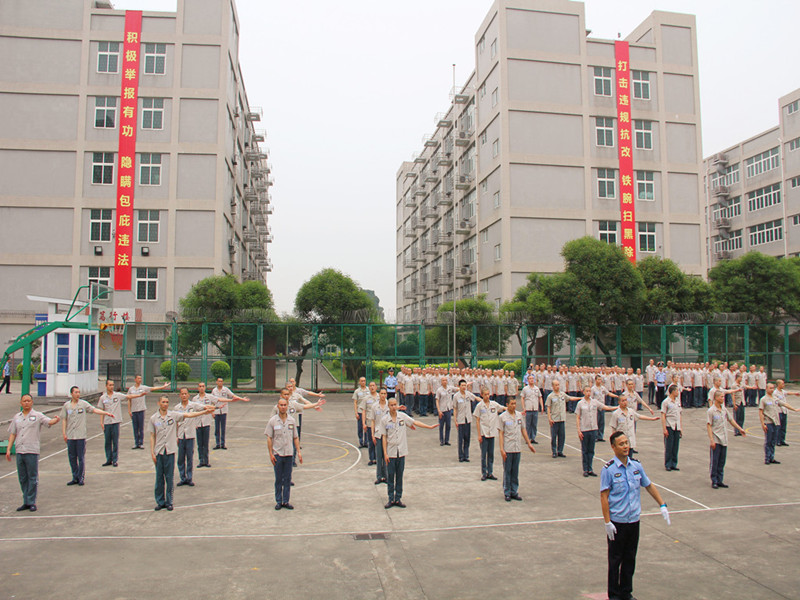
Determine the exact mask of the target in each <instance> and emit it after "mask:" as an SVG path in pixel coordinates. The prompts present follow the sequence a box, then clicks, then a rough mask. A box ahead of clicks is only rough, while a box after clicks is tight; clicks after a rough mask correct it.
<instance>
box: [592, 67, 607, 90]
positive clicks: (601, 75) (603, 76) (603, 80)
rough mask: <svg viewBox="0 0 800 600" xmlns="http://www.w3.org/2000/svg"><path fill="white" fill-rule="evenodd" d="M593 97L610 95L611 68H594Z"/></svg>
mask: <svg viewBox="0 0 800 600" xmlns="http://www.w3.org/2000/svg"><path fill="white" fill-rule="evenodd" d="M594 95H595V96H610V95H611V67H595V68H594Z"/></svg>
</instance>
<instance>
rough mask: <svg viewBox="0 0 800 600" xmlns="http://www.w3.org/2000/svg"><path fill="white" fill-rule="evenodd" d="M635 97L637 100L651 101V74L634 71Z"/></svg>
mask: <svg viewBox="0 0 800 600" xmlns="http://www.w3.org/2000/svg"><path fill="white" fill-rule="evenodd" d="M633 97H634V98H635V99H636V100H650V73H649V72H647V71H633Z"/></svg>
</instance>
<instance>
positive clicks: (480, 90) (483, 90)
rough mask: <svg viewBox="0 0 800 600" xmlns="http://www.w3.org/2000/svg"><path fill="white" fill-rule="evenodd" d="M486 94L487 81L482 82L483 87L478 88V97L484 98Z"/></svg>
mask: <svg viewBox="0 0 800 600" xmlns="http://www.w3.org/2000/svg"><path fill="white" fill-rule="evenodd" d="M484 96H486V82H485V81H484V82H483V83H482V84H481V87H479V88H478V97H479V98H483V97H484Z"/></svg>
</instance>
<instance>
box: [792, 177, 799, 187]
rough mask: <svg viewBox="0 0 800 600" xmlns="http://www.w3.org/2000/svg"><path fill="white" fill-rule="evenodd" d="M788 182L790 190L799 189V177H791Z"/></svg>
mask: <svg viewBox="0 0 800 600" xmlns="http://www.w3.org/2000/svg"><path fill="white" fill-rule="evenodd" d="M789 182H790V183H791V186H792V188H796V187H800V177H792V178H791V179H790V180H789Z"/></svg>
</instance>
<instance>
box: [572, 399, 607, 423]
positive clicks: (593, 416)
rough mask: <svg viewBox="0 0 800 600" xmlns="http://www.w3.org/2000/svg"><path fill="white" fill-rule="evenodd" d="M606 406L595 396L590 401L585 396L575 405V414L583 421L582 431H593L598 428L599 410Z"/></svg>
mask: <svg viewBox="0 0 800 600" xmlns="http://www.w3.org/2000/svg"><path fill="white" fill-rule="evenodd" d="M602 406H605V404H603V403H602V402H598V401H597V400H595V399H594V398H591V399H589V400H588V401H587V400H586V399H585V398H584V399H583V400H581V401H580V402H578V405H577V406H576V407H575V414H576V415H578V419H580V423H581V431H593V430H595V429H597V411H598V410H602V408H600V407H602Z"/></svg>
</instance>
